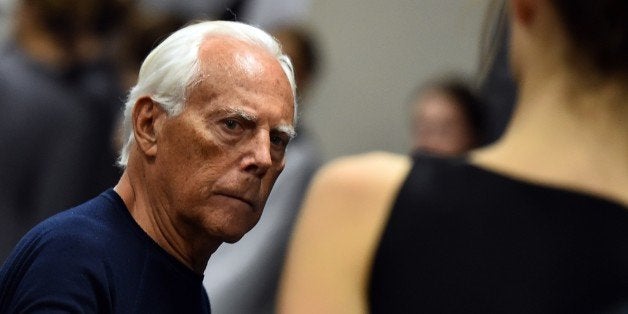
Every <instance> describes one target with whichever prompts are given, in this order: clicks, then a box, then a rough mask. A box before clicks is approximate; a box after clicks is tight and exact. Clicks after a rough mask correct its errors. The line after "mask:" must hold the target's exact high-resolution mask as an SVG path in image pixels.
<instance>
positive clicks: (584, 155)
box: [472, 71, 628, 205]
mask: <svg viewBox="0 0 628 314" xmlns="http://www.w3.org/2000/svg"><path fill="white" fill-rule="evenodd" d="M521 83H522V84H520V86H521V88H520V97H519V101H518V103H517V107H516V110H515V112H514V115H513V119H512V121H511V123H510V125H509V128H508V130H507V131H506V134H505V135H504V136H503V137H502V139H501V140H499V141H498V142H497V143H496V144H494V145H492V146H490V147H487V148H485V149H481V150H478V151H477V152H475V153H473V154H472V162H473V163H476V164H478V165H480V166H482V167H485V168H489V169H493V170H495V171H498V172H502V173H505V174H507V175H511V176H514V177H518V178H521V179H524V180H528V181H533V182H537V183H542V184H548V185H552V186H558V187H564V188H570V189H575V190H578V191H583V192H587V193H592V194H596V195H599V196H602V197H606V198H610V199H613V200H615V201H619V202H621V203H623V204H624V205H628V194H626V191H628V101H627V100H628V83H627V81H626V80H610V79H606V80H603V79H599V78H598V79H594V78H592V77H591V76H589V77H587V76H580V75H575V74H574V73H569V72H567V71H562V72H561V71H555V72H554V73H540V75H536V76H528V77H525V78H524V79H523V80H522V82H521Z"/></svg>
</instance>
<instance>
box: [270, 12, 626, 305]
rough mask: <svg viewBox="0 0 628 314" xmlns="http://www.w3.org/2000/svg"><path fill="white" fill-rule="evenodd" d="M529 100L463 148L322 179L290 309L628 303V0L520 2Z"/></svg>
mask: <svg viewBox="0 0 628 314" xmlns="http://www.w3.org/2000/svg"><path fill="white" fill-rule="evenodd" d="M508 3H509V6H508V10H509V12H510V17H511V18H510V23H511V24H510V25H511V30H512V37H511V44H510V65H511V67H512V69H513V73H514V77H515V80H516V82H517V85H518V91H519V92H518V97H517V105H516V107H515V111H514V115H513V119H512V121H511V123H510V125H509V127H508V129H507V131H506V133H505V134H504V136H503V137H502V138H501V139H500V140H499V141H497V142H496V143H495V144H494V145H491V146H488V147H486V148H482V149H478V150H474V151H472V152H471V153H470V154H469V155H468V156H466V157H462V158H460V157H458V158H442V157H440V158H439V157H434V156H426V155H421V154H419V155H416V156H414V157H413V159H409V158H408V157H406V156H398V155H392V154H387V153H371V154H366V155H362V156H352V157H345V158H343V159H340V160H336V161H334V162H331V163H330V164H328V165H326V166H325V167H324V168H323V169H322V170H321V171H320V172H319V174H317V176H316V177H315V179H314V181H313V184H312V186H311V188H310V190H309V192H308V196H307V198H306V200H305V204H304V208H303V209H302V213H301V216H300V218H299V221H298V223H297V228H296V232H295V234H294V236H293V238H292V243H291V247H290V251H289V255H288V259H287V262H286V268H285V272H284V274H283V280H282V286H281V291H280V304H279V311H280V312H281V313H365V312H367V311H368V312H373V313H496V312H505V313H508V312H520V313H625V312H626V310H627V309H628V267H626V265H628V249H627V244H628V228H626V226H628V194H627V193H626V191H628V124H627V123H626V121H628V2H626V1H623V0H600V1H585V0H577V1H575V0H569V1H567V0H510V1H508Z"/></svg>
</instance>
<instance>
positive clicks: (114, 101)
mask: <svg viewBox="0 0 628 314" xmlns="http://www.w3.org/2000/svg"><path fill="white" fill-rule="evenodd" d="M129 5H130V4H129V2H128V1H126V0H55V1H47V0H23V1H21V2H20V3H18V4H17V8H16V16H15V25H14V28H13V29H14V32H13V33H12V34H11V37H10V39H9V40H8V41H7V42H6V43H5V44H4V45H3V47H2V48H1V49H0V93H1V94H2V99H0V109H1V110H2V112H3V114H2V116H1V117H0V150H1V151H2V152H3V153H2V154H1V156H0V173H2V176H0V222H1V223H2V226H3V228H1V231H0V261H4V259H5V258H6V255H7V254H8V251H9V250H10V249H11V248H12V247H13V246H14V245H15V243H16V242H17V240H18V239H19V238H20V237H21V236H22V235H23V233H24V232H25V231H27V230H28V229H30V228H31V227H33V225H34V224H36V223H37V222H39V221H40V220H42V219H43V218H46V217H48V216H50V215H51V214H53V213H55V212H56V211H58V210H61V209H63V208H66V207H68V206H72V205H74V204H78V203H80V202H82V201H85V200H87V199H89V198H90V197H93V196H95V195H96V194H97V193H99V191H102V190H103V189H104V188H106V187H108V186H111V185H112V184H114V183H115V180H116V179H117V177H118V176H119V173H118V170H117V169H116V167H115V157H116V153H115V151H113V149H111V145H106V143H109V141H110V136H111V133H112V124H113V121H114V117H115V116H116V115H117V112H118V111H119V110H120V108H121V106H122V102H121V98H122V96H123V92H122V89H121V88H120V87H119V85H118V80H119V78H118V75H117V73H116V72H115V70H114V68H115V67H114V66H113V65H112V63H111V61H110V58H109V55H108V50H107V49H106V48H107V47H110V42H109V41H110V40H111V39H112V38H113V35H114V34H115V32H116V30H117V25H119V22H120V21H121V20H122V18H123V17H124V15H125V14H126V11H127V9H128V7H129Z"/></svg>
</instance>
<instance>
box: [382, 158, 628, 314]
mask: <svg viewBox="0 0 628 314" xmlns="http://www.w3.org/2000/svg"><path fill="white" fill-rule="evenodd" d="M627 193H628V191H627ZM369 303H370V309H371V311H372V312H373V313H589V312H593V313H626V311H628V209H627V208H625V207H623V206H621V205H619V204H615V203H612V202H609V201H605V200H603V199H600V198H596V197H593V196H588V195H585V194H581V193H576V192H570V191H567V190H562V189H556V188H550V187H545V186H541V185H535V184H531V183H526V182H523V181H519V180H515V179H511V178H508V177H505V176H502V175H499V174H496V173H493V172H490V171H487V170H483V169H481V168H478V167H475V166H472V165H470V164H468V163H467V162H466V161H465V160H463V159H439V158H436V157H428V156H416V157H415V158H414V166H413V168H412V170H411V172H410V173H409V175H408V178H407V179H406V181H405V183H404V184H403V186H402V188H401V190H400V191H399V195H398V197H397V200H396V202H395V204H394V207H393V209H392V212H391V216H390V218H389V221H388V224H387V226H386V229H385V231H384V233H383V235H382V239H381V240H380V244H379V248H378V250H377V252H376V256H375V261H374V265H373V268H372V274H371V279H370V287H369Z"/></svg>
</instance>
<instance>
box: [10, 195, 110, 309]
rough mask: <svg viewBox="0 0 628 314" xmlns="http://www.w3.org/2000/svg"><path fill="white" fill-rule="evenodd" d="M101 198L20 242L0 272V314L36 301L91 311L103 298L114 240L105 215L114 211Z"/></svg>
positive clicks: (55, 219)
mask: <svg viewBox="0 0 628 314" xmlns="http://www.w3.org/2000/svg"><path fill="white" fill-rule="evenodd" d="M100 198H102V195H101V196H99V197H97V198H96V199H93V200H91V201H89V202H86V203H84V204H81V205H79V206H77V207H75V208H71V209H69V210H66V211H64V212H61V213H59V214H57V215H55V216H53V217H51V218H49V219H46V220H45V221H43V222H42V223H40V224H39V225H37V226H36V227H35V228H33V229H32V230H31V231H29V232H28V233H27V234H26V235H25V236H24V238H22V240H21V241H20V242H19V243H18V245H17V246H16V248H15V249H14V251H13V253H12V254H11V255H10V256H9V258H8V259H7V261H6V262H5V264H4V265H3V266H2V268H1V269H0V295H3V296H2V297H0V312H2V310H3V306H8V307H9V308H14V309H19V308H21V307H20V306H23V305H28V304H38V302H44V303H45V302H58V303H59V304H65V305H68V306H71V308H75V307H76V308H77V309H81V308H90V307H91V306H95V305H94V304H96V303H97V302H101V301H98V300H99V298H101V297H102V296H105V295H108V294H107V293H104V292H103V291H105V290H107V286H108V285H109V281H110V278H111V277H112V274H111V269H112V265H111V260H110V259H109V258H108V256H109V254H111V247H110V246H112V245H113V244H112V243H111V242H112V239H115V238H116V237H115V235H111V234H112V233H113V232H115V230H114V229H112V228H110V227H109V225H111V221H114V220H111V219H110V217H108V216H110V214H109V213H107V211H113V210H115V208H113V207H114V205H113V204H111V205H109V206H108V205H107V201H106V200H102V199H100ZM3 298H6V299H4V300H3ZM77 300H84V301H85V302H87V303H89V304H85V307H83V305H82V304H79V303H76V302H78V301H77ZM65 302H70V303H67V304H66V303H65ZM92 302H93V303H92ZM44 303H42V304H39V305H36V306H43V307H46V306H47V305H46V304H44ZM34 306H35V305H34Z"/></svg>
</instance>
